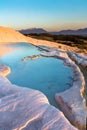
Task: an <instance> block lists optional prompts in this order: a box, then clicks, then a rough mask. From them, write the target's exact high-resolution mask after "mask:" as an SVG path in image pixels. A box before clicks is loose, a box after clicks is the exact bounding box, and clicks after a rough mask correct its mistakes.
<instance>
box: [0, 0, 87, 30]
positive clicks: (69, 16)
mask: <svg viewBox="0 0 87 130" xmlns="http://www.w3.org/2000/svg"><path fill="white" fill-rule="evenodd" d="M0 26H7V27H12V28H15V29H26V28H44V29H46V30H48V31H59V30H65V29H79V28H85V27H87V0H0Z"/></svg>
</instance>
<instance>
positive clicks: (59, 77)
mask: <svg viewBox="0 0 87 130" xmlns="http://www.w3.org/2000/svg"><path fill="white" fill-rule="evenodd" d="M3 46H5V47H6V48H7V49H9V48H11V49H12V51H11V52H9V53H6V54H5V55H2V56H1V57H0V63H3V64H6V65H8V66H9V67H10V68H11V74H10V75H8V76H7V78H8V79H9V80H10V81H11V82H12V83H13V84H16V85H20V86H22V87H29V88H33V89H37V90H40V91H41V92H43V93H44V94H45V95H46V96H47V98H48V100H49V102H50V103H51V104H52V105H54V106H57V105H56V102H55V99H54V95H55V93H56V92H63V91H65V90H67V89H69V88H70V87H71V85H72V82H73V81H72V79H73V73H72V69H71V68H70V67H67V66H64V64H63V61H62V60H59V59H56V58H53V57H52V58H51V57H49V58H46V57H39V58H37V59H34V60H31V59H27V60H26V61H22V59H23V58H24V57H26V56H32V55H39V54H41V52H43V50H41V49H38V47H35V46H33V45H31V44H27V43H15V44H9V45H3Z"/></svg>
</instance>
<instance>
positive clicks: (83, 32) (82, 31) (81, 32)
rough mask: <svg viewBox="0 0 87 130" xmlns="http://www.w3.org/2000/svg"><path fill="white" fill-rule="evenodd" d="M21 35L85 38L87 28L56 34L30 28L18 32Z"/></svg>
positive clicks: (62, 31) (57, 32)
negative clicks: (76, 36) (77, 36)
mask: <svg viewBox="0 0 87 130" xmlns="http://www.w3.org/2000/svg"><path fill="white" fill-rule="evenodd" d="M19 32H20V33H22V34H42V33H49V34H54V35H81V36H87V28H84V29H78V30H61V31H56V32H48V31H46V30H44V29H42V28H31V29H24V30H19Z"/></svg>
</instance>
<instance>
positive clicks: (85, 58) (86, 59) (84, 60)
mask: <svg viewBox="0 0 87 130" xmlns="http://www.w3.org/2000/svg"><path fill="white" fill-rule="evenodd" d="M69 54H70V56H71V58H72V59H73V60H74V61H76V62H77V63H78V64H80V65H82V66H83V67H87V55H83V54H79V53H71V52H69Z"/></svg>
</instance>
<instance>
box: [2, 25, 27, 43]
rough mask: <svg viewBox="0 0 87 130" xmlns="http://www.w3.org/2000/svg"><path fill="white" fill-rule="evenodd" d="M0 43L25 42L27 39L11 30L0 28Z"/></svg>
mask: <svg viewBox="0 0 87 130" xmlns="http://www.w3.org/2000/svg"><path fill="white" fill-rule="evenodd" d="M1 42H27V38H26V37H25V36H24V35H23V34H21V33H19V32H17V31H16V30H14V29H12V28H8V27H2V26H0V43H1Z"/></svg>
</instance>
